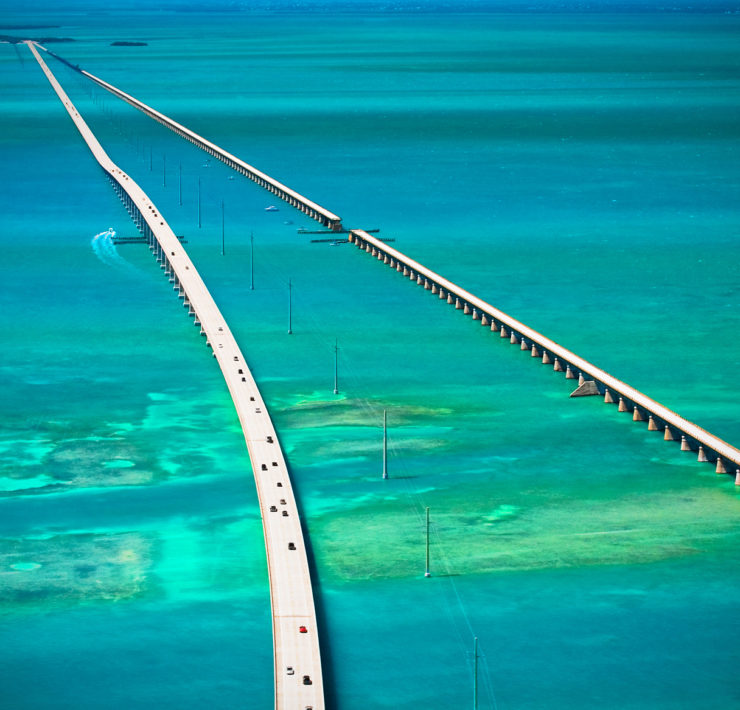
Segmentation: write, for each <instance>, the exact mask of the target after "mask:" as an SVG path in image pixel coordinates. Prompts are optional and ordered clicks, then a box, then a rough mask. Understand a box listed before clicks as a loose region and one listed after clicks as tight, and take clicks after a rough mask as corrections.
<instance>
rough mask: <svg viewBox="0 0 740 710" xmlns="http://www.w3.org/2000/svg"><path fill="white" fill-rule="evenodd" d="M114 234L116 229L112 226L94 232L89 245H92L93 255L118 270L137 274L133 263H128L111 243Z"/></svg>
mask: <svg viewBox="0 0 740 710" xmlns="http://www.w3.org/2000/svg"><path fill="white" fill-rule="evenodd" d="M115 236H116V230H115V229H113V227H109V228H108V229H106V230H105V231H104V232H100V233H99V234H96V235H95V236H94V237H93V238H92V241H91V242H90V246H91V247H92V250H93V252H94V253H95V256H97V257H98V259H100V261H102V262H103V263H104V264H105V265H106V266H112V267H113V268H115V269H119V270H120V271H126V272H128V273H130V274H138V273H139V269H137V268H136V267H135V266H134V265H133V264H130V263H129V262H128V261H126V259H124V258H123V257H122V256H121V255H120V254H119V253H118V250H117V249H116V245H115V244H114V243H113V238H114V237H115Z"/></svg>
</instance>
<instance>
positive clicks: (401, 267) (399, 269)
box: [396, 261, 403, 273]
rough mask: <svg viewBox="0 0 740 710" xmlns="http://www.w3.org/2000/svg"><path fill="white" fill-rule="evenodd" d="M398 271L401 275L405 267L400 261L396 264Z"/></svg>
mask: <svg viewBox="0 0 740 710" xmlns="http://www.w3.org/2000/svg"><path fill="white" fill-rule="evenodd" d="M396 271H398V272H399V273H400V272H401V271H403V266H402V265H401V262H400V261H397V262H396Z"/></svg>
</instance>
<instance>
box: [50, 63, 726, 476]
mask: <svg viewBox="0 0 740 710" xmlns="http://www.w3.org/2000/svg"><path fill="white" fill-rule="evenodd" d="M55 56H56V55H55ZM58 58H59V59H61V58H60V57H58ZM61 61H65V63H67V64H69V62H66V60H63V59H62V60H61ZM70 66H72V65H70ZM73 68H75V69H77V71H80V72H81V73H82V74H83V75H84V76H86V77H88V78H89V79H90V80H92V81H94V82H95V83H96V84H98V85H99V86H101V87H103V88H104V89H106V90H107V91H109V92H110V93H112V94H114V95H115V96H118V97H119V98H121V99H123V100H124V101H126V102H128V103H129V104H131V105H132V106H134V107H135V108H137V109H139V110H140V111H143V112H144V113H146V114H147V115H148V116H151V117H152V118H154V120H156V121H159V122H160V123H162V124H163V125H165V126H167V127H168V128H170V129H171V130H173V131H175V132H176V133H177V134H178V135H181V136H183V137H184V138H186V139H187V140H189V141H191V142H192V143H194V144H195V145H198V146H199V147H201V148H202V149H203V150H205V151H206V152H208V153H209V154H211V155H214V156H215V157H217V158H219V159H220V160H223V161H224V162H225V163H226V164H227V165H229V166H230V167H232V168H233V169H235V170H237V171H238V172H240V173H242V174H244V175H246V176H247V177H249V178H250V179H252V180H255V177H253V175H257V174H258V173H257V172H255V169H254V168H251V167H249V166H248V164H247V163H244V162H243V161H241V160H239V159H238V158H235V157H234V156H232V155H231V154H230V153H227V152H226V151H224V150H223V149H221V148H219V147H218V146H216V145H215V144H214V143H212V142H210V141H207V140H206V139H204V138H202V137H200V136H198V135H197V134H195V133H193V132H192V131H190V130H189V129H187V128H185V127H184V126H182V125H181V124H179V123H177V122H176V121H174V120H172V119H171V118H169V117H167V116H165V115H164V114H162V113H160V112H159V111H155V110H154V109H152V108H151V107H149V106H147V105H146V104H144V103H142V102H141V101H138V100H137V99H135V98H133V97H132V96H130V95H129V94H126V93H125V92H123V91H121V90H120V89H118V88H116V87H114V86H112V85H111V84H109V83H107V82H105V81H103V80H102V79H99V78H98V77H96V76H94V75H93V74H90V73H89V72H86V71H84V70H81V69H79V68H78V67H73ZM245 169H246V170H245ZM259 176H261V177H260V178H259V179H257V180H256V182H257V183H258V184H260V185H262V186H263V187H265V188H266V189H268V190H270V191H271V192H273V193H275V194H277V195H278V196H280V197H283V199H285V200H286V201H287V202H288V203H289V204H291V205H293V206H294V207H297V208H298V209H300V210H301V211H303V212H306V213H307V214H309V215H310V216H312V217H313V218H314V219H316V220H318V221H319V222H321V223H322V224H324V225H325V226H328V227H330V228H331V229H333V230H337V231H339V230H342V229H343V228H342V225H341V219H340V218H339V217H337V216H336V215H334V214H333V213H331V212H329V211H328V210H325V209H324V208H323V207H320V206H319V205H316V204H315V203H312V202H309V201H307V200H305V198H302V197H301V196H300V195H298V193H296V192H294V191H292V190H289V188H286V187H285V186H283V185H281V184H280V183H277V182H276V181H274V180H272V179H271V178H268V177H267V176H265V175H264V174H263V173H259ZM349 241H351V242H353V243H355V244H356V245H357V246H359V247H361V248H362V249H364V250H365V251H366V252H370V253H372V255H373V256H375V257H377V258H378V259H380V260H382V261H383V262H384V263H386V264H388V265H389V266H391V267H392V268H395V269H396V270H397V271H399V272H402V273H403V275H404V276H407V277H409V278H410V279H411V280H413V281H415V282H416V283H418V284H419V285H423V286H424V288H425V289H427V290H429V291H431V292H432V293H433V294H438V295H439V298H443V299H446V301H447V302H448V303H450V304H454V305H455V308H457V309H458V310H462V311H463V313H464V314H465V315H470V316H471V317H472V319H473V320H477V321H479V322H480V323H481V325H483V326H490V329H491V330H492V331H495V332H498V333H499V334H500V336H501V337H502V338H508V339H509V341H510V342H511V343H516V344H519V346H520V348H521V349H522V350H527V351H529V352H530V354H531V356H532V357H533V358H539V359H541V362H542V363H544V364H551V365H552V367H553V369H554V370H555V371H556V372H564V373H565V377H566V378H567V379H574V380H575V379H577V380H578V381H579V387H578V389H577V390H576V391H574V392H573V395H587V394H589V395H602V396H603V397H604V401H605V402H607V403H614V404H617V405H618V407H619V410H620V411H624V412H631V413H632V418H633V420H634V421H646V422H647V427H648V429H649V430H653V431H658V430H662V431H663V438H664V439H665V440H667V441H673V440H676V441H680V443H681V449H682V450H683V451H695V452H696V453H697V458H698V460H699V461H702V462H709V463H712V464H713V465H714V466H715V470H716V471H717V473H735V482H736V483H737V484H738V485H740V450H738V449H737V448H736V447H734V446H731V445H730V444H728V443H727V442H725V441H723V440H722V439H720V438H718V437H716V436H714V435H713V434H710V433H709V432H708V431H706V430H704V429H702V428H701V427H699V426H697V425H696V424H693V423H692V422H690V421H688V420H687V419H684V418H683V417H681V416H679V415H678V414H676V413H675V412H673V411H671V410H670V409H668V408H667V407H664V406H663V405H662V404H660V403H658V402H656V401H655V400H653V399H651V398H650V397H648V396H647V395H645V394H643V393H642V392H640V391H639V390H636V389H634V388H633V387H630V386H629V385H628V384H626V383H624V382H622V381H621V380H618V379H617V378H615V377H613V376H611V375H609V374H608V373H607V372H605V371H604V370H601V369H600V368H598V367H596V366H595V365H593V364H591V363H590V362H588V361H587V360H584V359H583V358H581V357H579V356H578V355H576V354H575V353H573V352H571V351H570V350H567V349H566V348H564V347H562V346H561V345H558V344H557V343H556V342H554V341H552V340H550V339H549V338H546V337H545V336H544V335H542V334H540V333H538V332H537V331H535V330H533V329H532V328H529V327H528V326H526V325H525V324H524V323H521V322H519V321H518V320H516V319H515V318H512V317H511V316H509V315H507V314H506V313H503V312H502V311H500V310H498V309H497V308H494V307H493V306H492V305H491V304H489V303H486V302H485V301H483V300H481V299H480V298H478V297H476V296H474V295H473V294H472V293H469V292H468V291H465V290H464V289H462V288H460V287H459V286H457V285H456V284H454V283H452V282H451V281H448V280H447V279H445V278H444V277H443V276H440V275H439V274H437V273H435V272H433V271H432V270H431V269H428V268H426V267H425V266H423V265H422V264H420V263H418V262H416V261H414V260H413V259H411V258H409V257H408V256H406V255H405V254H403V253H402V252H400V251H398V250H397V249H393V248H391V247H389V246H388V245H387V243H385V242H384V241H381V240H380V239H377V238H376V237H373V236H372V235H371V234H369V233H368V232H367V231H363V230H358V229H355V230H349Z"/></svg>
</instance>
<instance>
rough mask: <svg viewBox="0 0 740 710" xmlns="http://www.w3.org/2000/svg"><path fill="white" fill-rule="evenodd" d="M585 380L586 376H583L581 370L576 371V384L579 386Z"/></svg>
mask: <svg viewBox="0 0 740 710" xmlns="http://www.w3.org/2000/svg"><path fill="white" fill-rule="evenodd" d="M585 381H586V378H585V377H584V376H583V373H582V372H579V373H578V384H579V386H580V385H582V384H583V383H584V382H585Z"/></svg>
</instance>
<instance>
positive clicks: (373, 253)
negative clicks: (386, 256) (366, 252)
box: [370, 247, 378, 256]
mask: <svg viewBox="0 0 740 710" xmlns="http://www.w3.org/2000/svg"><path fill="white" fill-rule="evenodd" d="M370 254H371V255H372V256H377V255H378V250H377V249H376V248H375V247H371V248H370Z"/></svg>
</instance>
